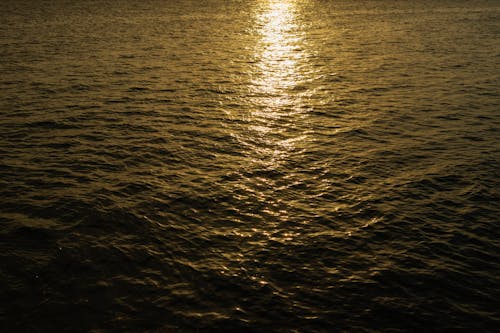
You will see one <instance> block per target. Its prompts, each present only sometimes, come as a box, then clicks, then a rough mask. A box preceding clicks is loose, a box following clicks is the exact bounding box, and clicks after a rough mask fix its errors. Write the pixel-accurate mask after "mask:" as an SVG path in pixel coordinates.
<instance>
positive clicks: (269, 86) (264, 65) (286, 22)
mask: <svg viewBox="0 0 500 333" xmlns="http://www.w3.org/2000/svg"><path fill="white" fill-rule="evenodd" d="M296 6H297V4H296V2H294V1H269V2H268V5H267V8H266V9H265V10H264V11H263V12H262V13H261V14H260V16H259V17H258V23H259V25H260V30H259V33H260V35H261V40H260V43H259V45H258V48H257V53H258V54H257V55H258V57H259V59H260V62H259V67H258V70H259V71H260V73H258V74H260V75H259V76H258V77H257V78H256V80H255V81H254V84H255V86H256V92H258V93H263V94H270V95H271V97H272V98H271V99H268V100H267V101H266V102H267V103H266V104H267V105H270V106H275V107H279V106H283V105H284V104H286V103H285V102H287V101H288V102H290V100H289V98H287V97H289V96H288V95H287V94H286V93H285V92H284V91H283V90H285V89H289V88H293V87H294V86H295V85H296V84H297V82H298V81H299V80H300V79H301V77H300V73H299V71H298V65H299V64H298V62H299V60H300V59H301V58H302V57H303V52H302V48H301V43H302V35H301V32H300V30H299V27H298V25H297V20H296V17H295V16H296V15H297V8H296ZM280 93H281V94H280ZM278 94H279V95H278ZM277 95H278V96H277Z"/></svg>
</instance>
